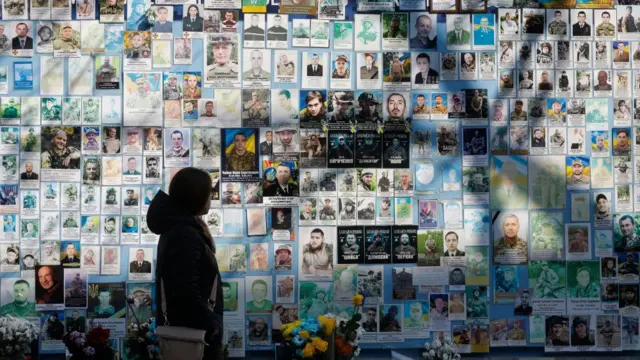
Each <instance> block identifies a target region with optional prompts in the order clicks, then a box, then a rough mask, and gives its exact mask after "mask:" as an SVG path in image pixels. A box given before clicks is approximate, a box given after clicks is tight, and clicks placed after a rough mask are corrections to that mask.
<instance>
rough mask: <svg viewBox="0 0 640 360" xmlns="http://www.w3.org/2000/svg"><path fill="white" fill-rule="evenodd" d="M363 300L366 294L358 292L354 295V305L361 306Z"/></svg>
mask: <svg viewBox="0 0 640 360" xmlns="http://www.w3.org/2000/svg"><path fill="white" fill-rule="evenodd" d="M363 300H364V296H362V295H360V294H357V295H356V296H354V297H353V305H355V306H361V305H362V301H363Z"/></svg>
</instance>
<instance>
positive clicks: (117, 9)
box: [100, 4, 124, 15]
mask: <svg viewBox="0 0 640 360" xmlns="http://www.w3.org/2000/svg"><path fill="white" fill-rule="evenodd" d="M100 14H101V15H118V14H124V8H123V7H122V6H120V5H119V4H115V5H113V6H103V7H101V8H100Z"/></svg>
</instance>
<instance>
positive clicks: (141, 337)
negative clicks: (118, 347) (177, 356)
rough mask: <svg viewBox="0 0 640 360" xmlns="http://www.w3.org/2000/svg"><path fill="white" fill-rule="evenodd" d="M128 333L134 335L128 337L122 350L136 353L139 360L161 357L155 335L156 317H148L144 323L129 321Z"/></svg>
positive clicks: (152, 359) (151, 359)
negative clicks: (133, 334) (133, 335)
mask: <svg viewBox="0 0 640 360" xmlns="http://www.w3.org/2000/svg"><path fill="white" fill-rule="evenodd" d="M129 330H130V333H135V334H136V336H135V337H131V338H128V339H127V341H126V343H125V345H124V348H125V349H124V351H125V352H126V353H128V354H136V356H137V358H139V359H140V360H155V359H161V357H160V346H159V340H158V335H156V319H155V318H150V319H149V321H147V322H145V323H142V324H140V323H131V324H130V325H129Z"/></svg>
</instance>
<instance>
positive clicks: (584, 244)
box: [569, 229, 589, 253]
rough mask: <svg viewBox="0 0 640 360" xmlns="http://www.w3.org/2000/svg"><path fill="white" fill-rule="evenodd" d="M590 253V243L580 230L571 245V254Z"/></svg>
mask: <svg viewBox="0 0 640 360" xmlns="http://www.w3.org/2000/svg"><path fill="white" fill-rule="evenodd" d="M587 251H589V243H588V240H587V238H586V237H585V233H584V230H582V229H578V230H576V232H575V234H574V235H573V239H571V242H570V243H569V252H570V253H586V252H587Z"/></svg>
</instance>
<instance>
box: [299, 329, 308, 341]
mask: <svg viewBox="0 0 640 360" xmlns="http://www.w3.org/2000/svg"><path fill="white" fill-rule="evenodd" d="M298 336H300V337H301V338H303V339H305V340H309V338H310V336H309V332H308V331H307V330H302V331H300V332H299V333H298Z"/></svg>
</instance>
